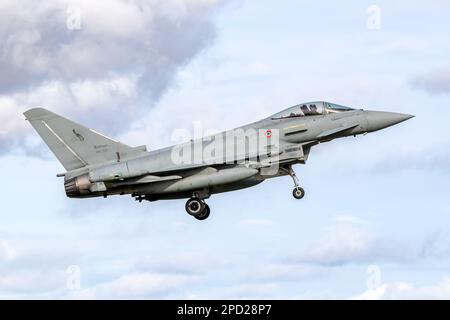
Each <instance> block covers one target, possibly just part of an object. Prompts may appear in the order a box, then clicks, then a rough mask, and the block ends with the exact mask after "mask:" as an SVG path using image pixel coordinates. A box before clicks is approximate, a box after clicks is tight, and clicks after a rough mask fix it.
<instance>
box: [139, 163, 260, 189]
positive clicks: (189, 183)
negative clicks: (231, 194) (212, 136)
mask: <svg viewBox="0 0 450 320" xmlns="http://www.w3.org/2000/svg"><path fill="white" fill-rule="evenodd" d="M258 172H259V171H258V170H257V169H253V168H247V167H235V168H230V169H222V170H216V169H214V168H207V169H205V170H203V171H201V172H199V173H197V174H194V175H191V176H188V177H186V178H183V179H181V180H177V181H168V182H159V183H154V184H149V185H147V186H145V187H144V188H142V189H141V190H140V191H141V192H144V193H172V192H184V191H191V190H201V189H203V188H208V187H212V186H217V185H224V184H228V183H234V182H238V181H241V180H245V179H248V178H250V177H253V176H255V175H256V174H258Z"/></svg>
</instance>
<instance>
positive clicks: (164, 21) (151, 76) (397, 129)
mask: <svg viewBox="0 0 450 320" xmlns="http://www.w3.org/2000/svg"><path fill="white" fill-rule="evenodd" d="M449 10H450V2H449V1H444V0H434V1H419V0H413V1H406V0H404V1H402V0H401V1H395V3H394V2H392V1H377V2H372V1H339V2H336V3H330V2H325V1H294V0H292V1H291V0H286V1H283V2H282V3H280V2H276V1H269V0H262V1H261V0H259V1H256V0H222V1H221V0H173V1H167V0H166V1H162V0H161V1H157V0H150V1H141V0H135V1H122V0H112V1H96V2H92V1H85V0H73V1H70V2H67V1H62V0H47V1H43V2H36V1H31V0H19V1H11V0H0V21H1V22H0V123H1V127H0V168H1V171H2V178H3V179H2V181H3V183H2V184H1V186H0V197H1V200H2V201H1V203H2V204H1V206H0V298H3V299H11V298H19V299H49V298H56V299H213V298H214V299H231V298H237V299H245V298H256V299H417V298H421V299H449V298H450V209H449V208H450V197H449V190H450V188H449V181H450V126H449V125H448V119H449V118H450V109H449V108H448V106H449V105H450V60H449V57H450V43H449V42H448V34H449V32H450V23H449V22H448V17H447V15H448V14H447V12H448V11H449ZM314 100H325V101H332V102H335V103H338V104H342V105H347V106H350V107H354V108H364V109H367V110H382V111H392V112H402V113H408V114H413V115H415V118H413V119H411V120H408V121H406V122H404V123H401V124H399V125H397V126H394V127H391V128H387V129H385V130H383V131H380V132H375V133H370V134H368V135H366V136H359V137H356V138H353V137H351V138H345V139H338V140H335V141H332V142H329V143H326V144H321V145H320V146H316V147H314V148H313V149H312V151H311V154H310V157H309V160H308V162H307V163H306V165H298V166H296V168H295V169H296V171H297V174H298V176H299V178H300V181H301V185H302V186H303V187H304V188H305V190H306V196H305V198H304V199H302V200H300V201H298V200H295V199H294V198H293V197H292V194H291V191H292V188H293V185H292V180H291V179H290V178H289V177H281V178H278V179H271V180H267V181H265V182H264V183H262V184H260V185H258V186H256V187H253V188H250V189H245V190H241V191H237V192H230V193H225V194H218V195H213V196H212V197H211V198H210V199H209V200H208V204H209V206H210V207H211V212H212V213H211V216H210V217H209V219H208V220H206V221H202V222H199V221H197V220H195V219H193V218H192V217H190V216H188V215H187V214H186V212H185V210H184V203H185V200H173V201H158V202H152V203H150V202H145V203H144V202H143V203H138V202H135V201H134V200H133V199H132V198H131V197H129V196H117V197H109V198H107V199H103V198H99V199H83V200H77V199H69V198H66V196H65V193H64V188H63V181H62V180H61V178H56V176H55V175H56V173H60V172H63V171H64V169H63V168H62V166H61V165H60V164H59V163H58V161H57V160H56V159H55V158H54V157H53V155H52V154H51V153H50V152H49V151H48V149H47V147H46V146H45V145H44V144H43V143H42V142H41V141H40V139H39V137H38V135H37V134H36V133H35V132H34V131H33V130H32V128H31V126H30V125H29V124H28V123H27V122H26V121H25V120H24V117H23V115H22V112H24V111H25V110H27V109H29V108H32V107H36V106H43V107H45V108H48V109H50V110H52V111H54V112H57V113H60V114H62V115H64V116H66V117H69V118H71V119H73V120H75V121H77V122H80V123H83V124H85V125H87V126H89V127H92V128H95V129H96V130H99V131H101V132H103V133H105V134H107V135H108V136H112V137H114V138H117V139H119V140H120V141H123V142H124V143H126V144H129V145H133V146H138V145H142V144H145V145H147V147H148V149H149V150H154V149H158V148H160V147H164V146H169V145H171V144H173V143H174V141H173V138H174V136H173V133H174V132H175V131H176V130H178V129H187V130H193V128H194V127H195V125H196V124H201V126H202V127H203V128H204V129H205V130H225V129H230V128H234V127H237V126H239V125H243V124H246V123H250V122H253V121H255V120H259V119H261V118H263V117H266V116H269V115H270V114H273V113H275V112H278V111H280V110H282V109H284V108H287V107H289V106H292V105H295V104H297V103H300V102H304V101H314Z"/></svg>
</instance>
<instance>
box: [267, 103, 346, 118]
mask: <svg viewBox="0 0 450 320" xmlns="http://www.w3.org/2000/svg"><path fill="white" fill-rule="evenodd" d="M351 110H354V109H352V108H349V107H345V106H341V105H339V104H335V103H330V102H325V101H317V102H308V103H302V104H298V105H296V106H293V107H290V108H287V109H285V110H283V111H281V112H278V113H275V114H274V115H273V116H271V117H270V118H271V119H283V118H294V117H307V116H317V115H321V114H324V113H325V114H326V113H336V112H345V111H351Z"/></svg>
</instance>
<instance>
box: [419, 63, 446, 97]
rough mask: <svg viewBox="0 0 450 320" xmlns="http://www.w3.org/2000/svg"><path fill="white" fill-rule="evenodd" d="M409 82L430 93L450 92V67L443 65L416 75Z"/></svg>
mask: <svg viewBox="0 0 450 320" xmlns="http://www.w3.org/2000/svg"><path fill="white" fill-rule="evenodd" d="M411 84H412V85H413V86H415V87H417V88H420V89H422V90H425V91H427V92H428V93H430V94H439V93H450V67H448V66H443V67H441V68H439V69H435V70H431V71H428V72H426V73H423V74H421V75H418V76H416V77H415V78H414V79H413V80H412V81H411Z"/></svg>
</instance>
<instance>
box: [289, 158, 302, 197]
mask: <svg viewBox="0 0 450 320" xmlns="http://www.w3.org/2000/svg"><path fill="white" fill-rule="evenodd" d="M286 172H287V173H288V174H289V175H290V176H291V178H292V180H293V181H294V185H295V188H294V190H292V195H293V196H294V198H295V199H297V200H300V199H302V198H303V197H304V196H305V189H303V188H302V187H300V185H299V181H298V178H297V175H296V174H295V171H294V169H292V166H289V168H288V169H287V170H286Z"/></svg>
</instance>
